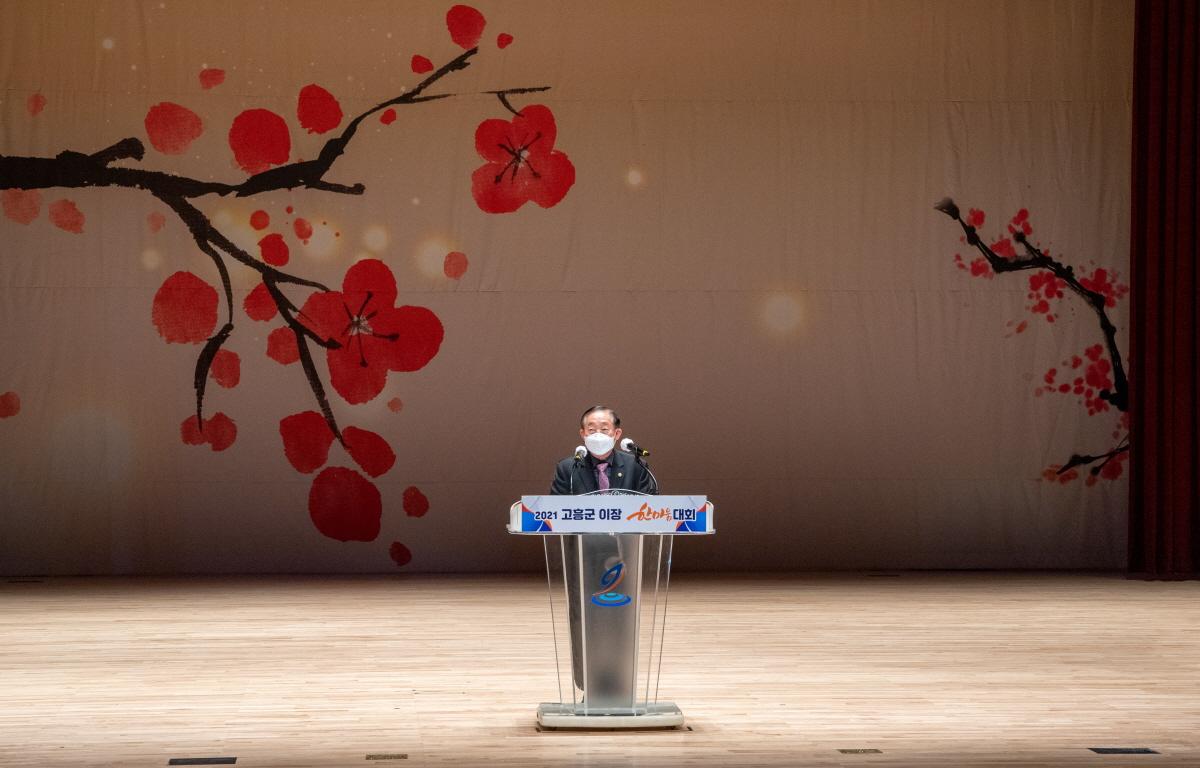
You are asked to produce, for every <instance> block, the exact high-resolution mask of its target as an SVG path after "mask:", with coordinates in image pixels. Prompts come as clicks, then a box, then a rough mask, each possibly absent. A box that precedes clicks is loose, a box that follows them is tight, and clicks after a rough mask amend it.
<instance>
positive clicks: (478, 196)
mask: <svg viewBox="0 0 1200 768" xmlns="http://www.w3.org/2000/svg"><path fill="white" fill-rule="evenodd" d="M557 134H558V129H557V127H556V126H555V123H554V114H553V113H552V112H551V111H550V110H549V109H548V108H546V107H544V106H542V105H540V104H533V105H530V106H528V107H525V109H523V110H521V113H520V114H519V115H517V116H515V117H514V118H513V119H512V120H511V121H508V120H500V119H496V118H493V119H491V120H484V121H483V122H482V123H480V124H479V127H478V128H477V129H475V149H476V151H478V152H479V156H480V157H482V158H483V159H484V160H485V161H487V162H485V163H484V165H482V166H480V167H479V168H477V169H476V170H475V173H473V174H472V175H471V194H472V195H473V196H474V197H475V203H476V204H477V205H478V206H479V208H480V209H481V210H483V211H484V212H486V213H509V212H511V211H515V210H517V209H518V208H520V207H521V206H522V205H524V204H525V203H526V202H527V201H530V200H532V201H533V202H535V203H537V204H538V205H540V206H541V207H543V208H549V207H551V206H553V205H556V204H557V203H558V202H559V201H560V200H562V199H563V197H564V196H565V195H566V194H567V190H569V189H570V188H571V185H572V184H574V183H575V166H574V165H572V164H571V161H570V160H569V159H568V158H567V156H566V155H565V154H563V153H562V152H559V151H557V150H555V149H554V141H555V139H556V138H557Z"/></svg>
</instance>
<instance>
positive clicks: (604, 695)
mask: <svg viewBox="0 0 1200 768" xmlns="http://www.w3.org/2000/svg"><path fill="white" fill-rule="evenodd" d="M713 513H714V509H713V505H712V504H711V503H710V502H709V501H708V500H707V499H706V498H705V497H704V496H648V495H645V494H638V493H636V492H632V491H615V492H604V491H600V492H594V493H591V494H586V495H583V496H523V497H521V500H520V501H518V502H516V503H515V504H513V505H512V507H511V508H510V510H509V523H508V531H509V533H514V534H521V535H534V536H540V537H541V538H542V546H543V549H544V551H545V555H546V583H547V588H548V590H549V596H550V600H549V602H550V619H551V625H552V627H553V639H554V663H555V669H556V671H557V677H558V701H557V702H544V703H542V704H540V705H539V706H538V713H537V717H538V723H540V724H541V725H543V726H545V727H548V728H668V727H673V726H680V725H682V724H683V713H682V712H680V711H679V707H677V706H675V704H674V703H673V702H669V701H661V700H660V699H659V694H658V683H659V675H660V671H661V669H662V659H663V654H664V652H665V653H667V654H668V655H669V654H670V648H666V647H664V643H663V637H664V630H665V628H666V618H667V593H668V588H669V586H670V579H671V551H672V548H673V543H674V540H675V537H676V536H680V535H707V534H712V533H715V532H716V531H715V528H714V525H713Z"/></svg>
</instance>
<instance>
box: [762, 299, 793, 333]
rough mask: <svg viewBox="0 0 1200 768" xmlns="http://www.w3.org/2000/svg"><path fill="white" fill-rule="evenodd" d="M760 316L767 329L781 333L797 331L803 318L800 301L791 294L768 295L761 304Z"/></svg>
mask: <svg viewBox="0 0 1200 768" xmlns="http://www.w3.org/2000/svg"><path fill="white" fill-rule="evenodd" d="M761 317H762V321H763V324H764V325H765V326H766V327H767V330H769V331H771V332H772V333H777V334H781V335H790V334H793V333H795V332H797V331H798V330H799V328H800V324H801V321H802V320H803V312H802V311H801V307H800V301H799V300H798V299H797V298H796V297H795V296H792V295H791V294H787V293H777V294H774V295H772V296H768V297H767V299H766V301H764V302H763V304H762V310H761Z"/></svg>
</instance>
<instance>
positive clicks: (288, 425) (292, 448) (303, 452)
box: [279, 411, 333, 474]
mask: <svg viewBox="0 0 1200 768" xmlns="http://www.w3.org/2000/svg"><path fill="white" fill-rule="evenodd" d="M279 434H280V436H281V437H283V455H284V456H286V457H287V460H288V461H289V462H290V463H291V465H292V466H293V467H295V468H296V471H297V472H303V473H304V474H308V473H309V472H315V471H316V470H318V469H320V468H321V467H322V466H323V465H324V464H325V462H326V460H328V458H329V446H330V445H331V444H332V443H333V432H331V431H330V430H329V424H328V423H327V422H326V421H325V417H324V416H322V415H321V414H319V413H317V412H316V411H305V412H304V413H296V414H293V415H291V416H287V417H285V418H283V419H281V420H280V422H279Z"/></svg>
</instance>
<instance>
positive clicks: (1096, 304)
mask: <svg viewBox="0 0 1200 768" xmlns="http://www.w3.org/2000/svg"><path fill="white" fill-rule="evenodd" d="M934 208H935V209H936V210H939V211H941V212H942V213H944V214H946V215H947V216H949V217H950V218H952V219H954V220H955V221H957V222H958V223H959V226H961V227H962V229H963V232H964V233H966V236H967V243H968V244H969V245H971V246H973V247H975V248H977V249H978V250H979V252H980V253H982V254H983V257H984V258H985V259H987V262H988V264H989V265H991V267H992V270H993V271H994V272H996V274H1003V273H1005V272H1018V271H1022V270H1026V269H1045V270H1048V271H1049V272H1051V273H1053V274H1054V276H1055V277H1057V278H1058V279H1060V280H1062V281H1063V282H1064V283H1066V285H1067V286H1068V287H1069V288H1070V289H1071V290H1072V291H1074V292H1075V293H1076V294H1078V295H1079V296H1080V297H1082V298H1083V300H1084V301H1085V302H1086V303H1087V305H1088V306H1089V307H1091V308H1092V310H1093V311H1095V313H1096V316H1097V317H1098V318H1099V322H1100V331H1101V332H1102V333H1103V334H1104V341H1105V346H1106V347H1107V349H1108V356H1109V359H1110V360H1111V361H1112V367H1113V389H1114V391H1112V392H1109V391H1108V390H1103V391H1101V392H1100V393H1099V396H1100V398H1101V399H1102V400H1107V401H1108V402H1110V403H1112V404H1113V407H1115V408H1116V409H1117V410H1119V411H1121V412H1126V411H1128V410H1129V379H1128V377H1127V376H1126V374H1125V366H1124V364H1123V363H1122V361H1121V352H1120V350H1119V349H1118V348H1117V327H1116V326H1115V325H1113V323H1112V320H1111V319H1109V317H1108V312H1107V310H1106V307H1105V297H1104V294H1102V293H1099V292H1098V291H1093V290H1089V289H1088V288H1085V287H1084V286H1083V285H1082V284H1081V283H1080V282H1079V280H1078V278H1076V277H1075V269H1074V268H1073V267H1071V266H1068V265H1066V264H1063V263H1062V262H1061V261H1058V260H1056V259H1052V258H1050V257H1049V256H1048V255H1046V254H1045V253H1042V252H1041V251H1040V250H1038V249H1037V248H1036V247H1034V245H1033V244H1032V243H1030V242H1029V241H1028V240H1026V239H1025V235H1024V234H1023V233H1020V232H1018V233H1016V234H1014V235H1013V239H1014V240H1016V241H1017V242H1018V243H1020V244H1021V245H1023V246H1024V247H1025V251H1026V253H1027V254H1028V258H1024V259H1020V260H1009V259H1005V258H1002V257H1000V256H998V255H997V254H996V253H995V252H994V251H993V250H992V249H991V248H989V247H988V246H987V245H986V244H985V243H984V242H983V240H982V239H980V237H979V233H978V232H977V231H976V230H975V227H973V226H971V225H970V224H968V223H967V222H965V221H963V218H962V216H961V212H960V211H959V208H958V206H957V205H956V204H955V203H954V201H953V200H951V199H950V198H948V197H947V198H944V199H943V200H941V201H940V202H938V203H937V205H935V206H934Z"/></svg>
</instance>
